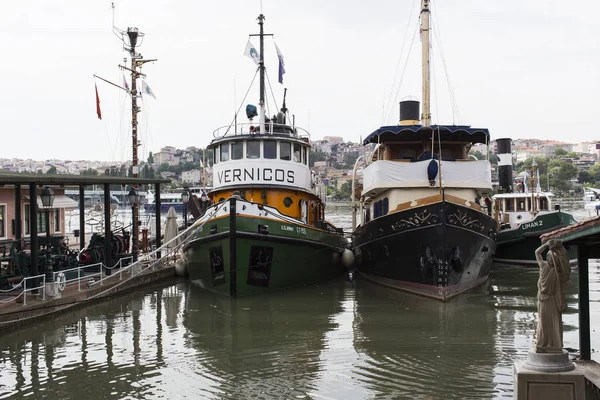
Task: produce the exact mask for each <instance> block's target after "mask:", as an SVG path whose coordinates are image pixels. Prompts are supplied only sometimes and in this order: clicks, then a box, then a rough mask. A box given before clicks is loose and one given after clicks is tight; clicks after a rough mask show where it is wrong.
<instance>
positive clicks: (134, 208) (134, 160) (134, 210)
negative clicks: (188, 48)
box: [131, 46, 139, 262]
mask: <svg viewBox="0 0 600 400" xmlns="http://www.w3.org/2000/svg"><path fill="white" fill-rule="evenodd" d="M137 66H138V63H137V57H136V56H135V46H132V48H131V140H132V148H131V151H132V156H131V172H132V176H133V177H134V178H137V177H138V132H137V129H138V121H137V113H138V112H139V109H138V106H137V96H138V94H137V78H138V76H139V74H138V72H137ZM131 186H132V187H133V190H135V191H136V192H137V191H138V185H137V184H133V185H131ZM131 218H132V225H131V231H132V239H133V243H132V245H131V253H132V254H131V255H132V256H133V262H136V261H137V241H138V226H139V224H138V203H137V202H135V203H134V204H132V205H131Z"/></svg>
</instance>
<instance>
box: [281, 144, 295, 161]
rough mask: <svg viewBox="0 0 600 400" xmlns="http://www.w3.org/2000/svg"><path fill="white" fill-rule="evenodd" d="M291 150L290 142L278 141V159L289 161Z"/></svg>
mask: <svg viewBox="0 0 600 400" xmlns="http://www.w3.org/2000/svg"><path fill="white" fill-rule="evenodd" d="M291 151H292V144H291V143H286V142H282V143H279V159H281V160H288V161H290V160H291V159H292V158H291V156H292V155H291V154H290V153H291Z"/></svg>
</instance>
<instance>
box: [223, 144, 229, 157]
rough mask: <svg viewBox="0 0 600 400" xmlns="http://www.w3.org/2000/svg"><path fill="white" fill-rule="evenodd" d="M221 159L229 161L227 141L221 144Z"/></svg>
mask: <svg viewBox="0 0 600 400" xmlns="http://www.w3.org/2000/svg"><path fill="white" fill-rule="evenodd" d="M221 161H229V143H226V144H222V145H221Z"/></svg>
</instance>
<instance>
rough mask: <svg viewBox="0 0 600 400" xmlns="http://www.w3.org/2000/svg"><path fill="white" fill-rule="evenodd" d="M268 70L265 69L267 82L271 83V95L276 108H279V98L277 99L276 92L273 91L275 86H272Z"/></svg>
mask: <svg viewBox="0 0 600 400" xmlns="http://www.w3.org/2000/svg"><path fill="white" fill-rule="evenodd" d="M266 72H267V71H265V76H266V77H267V82H268V84H269V90H271V96H273V103H275V110H279V105H278V104H277V99H275V94H274V93H273V87H272V86H271V80H270V79H269V75H268V74H267V73H266ZM269 114H270V113H269Z"/></svg>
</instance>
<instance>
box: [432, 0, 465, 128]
mask: <svg viewBox="0 0 600 400" xmlns="http://www.w3.org/2000/svg"><path fill="white" fill-rule="evenodd" d="M436 14H437V13H436V12H435V10H434V9H433V7H432V15H433V23H434V25H435V29H433V34H434V35H435V38H436V40H437V43H438V44H439V46H437V47H438V48H439V52H440V56H441V57H442V65H443V67H444V74H445V76H446V83H447V85H448V93H449V96H450V107H451V109H452V124H453V125H456V122H457V121H458V123H460V121H461V117H460V112H459V109H458V102H457V101H456V95H455V92H454V87H453V86H452V83H451V81H450V73H449V72H448V65H447V63H446V58H445V57H444V49H443V46H442V38H441V36H442V35H441V33H440V34H438V32H437V31H438V30H439V29H440V25H439V23H438V22H437V16H436Z"/></svg>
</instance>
